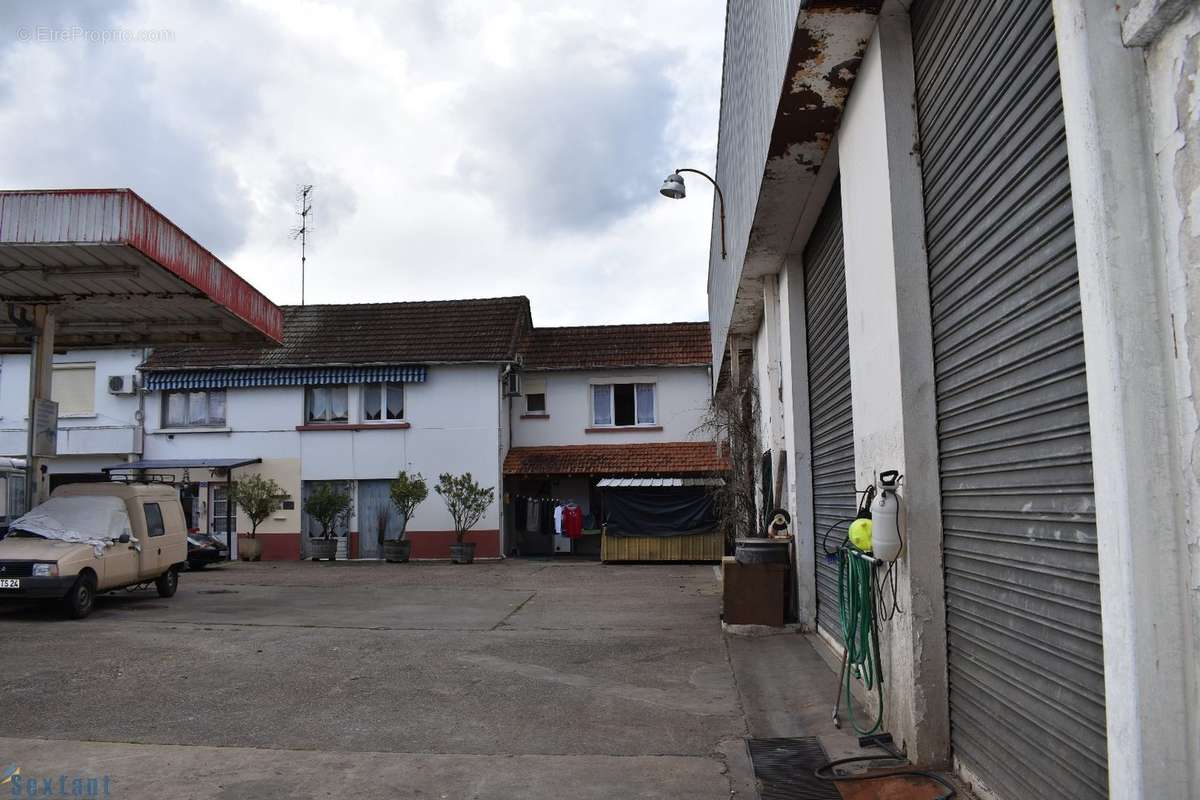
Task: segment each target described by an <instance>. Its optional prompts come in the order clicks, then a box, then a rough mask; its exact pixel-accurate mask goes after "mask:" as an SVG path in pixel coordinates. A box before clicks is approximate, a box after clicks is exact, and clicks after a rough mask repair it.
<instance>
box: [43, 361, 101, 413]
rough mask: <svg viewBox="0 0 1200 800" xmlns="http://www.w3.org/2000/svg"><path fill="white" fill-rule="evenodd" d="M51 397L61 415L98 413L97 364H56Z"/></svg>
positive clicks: (51, 385)
mask: <svg viewBox="0 0 1200 800" xmlns="http://www.w3.org/2000/svg"><path fill="white" fill-rule="evenodd" d="M50 399H51V400H53V401H54V402H56V403H58V415H59V416H60V417H90V416H92V415H93V414H95V413H96V365H95V364H55V365H54V372H53V374H52V375H51V377H50Z"/></svg>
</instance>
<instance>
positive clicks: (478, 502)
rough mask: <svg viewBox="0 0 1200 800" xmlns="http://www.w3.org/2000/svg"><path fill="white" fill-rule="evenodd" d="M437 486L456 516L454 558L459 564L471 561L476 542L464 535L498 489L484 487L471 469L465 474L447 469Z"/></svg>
mask: <svg viewBox="0 0 1200 800" xmlns="http://www.w3.org/2000/svg"><path fill="white" fill-rule="evenodd" d="M433 490H434V491H435V492H437V493H438V494H440V495H441V496H442V500H443V501H445V503H446V510H447V511H449V512H450V518H451V519H453V520H454V539H455V543H454V544H452V545H450V560H451V561H452V562H454V563H455V564H470V563H471V562H472V561H474V560H475V543H474V542H464V541H463V537H464V536H466V535H467V531H469V530H471V528H473V527H475V524H476V523H478V522H479V520H480V519H482V518H483V515H484V513H485V512H486V511H487V510H488V508H489V507H490V506H491V505H492V501H493V500H494V499H495V497H496V492H495V489H493V488H492V487H488V488H487V489H485V488H483V487H482V486H480V485H479V484H478V483H477V482H476V481H475V479H474V478H473V477H471V473H469V472H465V473H463V474H462V475H451V474H450V473H449V472H443V473H442V474H441V475H439V476H438V482H437V485H436V486H434V487H433Z"/></svg>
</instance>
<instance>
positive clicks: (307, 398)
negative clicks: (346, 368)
mask: <svg viewBox="0 0 1200 800" xmlns="http://www.w3.org/2000/svg"><path fill="white" fill-rule="evenodd" d="M304 421H305V422H349V421H350V401H349V399H348V387H346V386H308V387H306V388H305V389H304Z"/></svg>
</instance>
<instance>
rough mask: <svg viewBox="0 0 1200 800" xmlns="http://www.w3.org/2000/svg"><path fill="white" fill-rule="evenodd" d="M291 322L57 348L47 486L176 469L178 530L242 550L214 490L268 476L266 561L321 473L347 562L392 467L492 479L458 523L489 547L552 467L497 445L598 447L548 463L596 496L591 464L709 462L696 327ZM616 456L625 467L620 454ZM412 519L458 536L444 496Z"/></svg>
mask: <svg viewBox="0 0 1200 800" xmlns="http://www.w3.org/2000/svg"><path fill="white" fill-rule="evenodd" d="M284 314H285V317H284V339H283V342H282V344H281V345H279V346H258V345H255V346H229V345H212V344H204V345H195V346H186V347H183V346H181V347H163V348H158V349H156V350H154V351H152V352H146V351H141V350H96V351H80V352H68V353H65V354H62V355H60V356H58V357H57V358H56V366H55V373H54V387H53V388H54V391H53V395H54V398H55V399H56V400H58V402H59V404H60V425H59V427H60V433H59V453H60V455H59V456H58V457H57V458H54V459H51V460H50V462H49V463H50V466H49V470H50V475H49V478H50V484H51V486H55V485H58V484H60V483H62V482H68V481H78V480H96V479H103V478H104V477H105V476H104V473H102V471H101V470H103V469H105V468H114V467H120V468H122V469H123V470H124V471H126V472H127V473H130V474H135V475H156V476H158V478H159V479H166V480H171V481H173V482H175V483H177V484H178V485H179V486H180V491H181V494H182V495H183V500H184V504H185V508H186V511H187V512H188V514H189V517H190V523H191V527H192V528H193V529H195V530H197V531H201V532H210V533H213V534H216V535H218V536H219V537H222V538H224V537H225V536H227V535H228V536H229V540H230V542H231V544H233V546H234V549H235V552H236V542H237V537H238V535H243V536H244V535H245V534H246V533H247V531H248V530H249V523H248V521H247V520H246V518H245V516H244V515H242V514H240V513H238V510H237V509H236V508H233V509H231V508H229V506H228V505H227V503H226V491H227V486H228V483H229V482H230V481H232V480H236V479H237V478H239V477H241V476H244V475H248V474H252V473H258V474H262V475H265V476H267V477H271V478H273V479H274V480H275V481H276V482H277V483H279V485H280V486H281V487H282V489H283V490H284V492H285V495H286V496H285V499H284V501H283V508H281V509H280V510H279V511H278V512H277V513H276V514H274V515H273V516H272V517H271V518H270V519H268V520H266V521H264V522H263V523H262V524H261V525H260V526H259V529H258V536H259V538H260V540H261V542H262V545H263V554H264V557H265V558H271V559H296V558H301V557H303V556H305V555H306V552H307V548H306V542H307V541H308V538H309V536H308V535H309V534H315V533H316V531H314V530H312V529H311V527H310V520H308V518H307V515H305V514H303V513H302V508H303V502H304V499H305V498H306V497H307V495H308V493H309V492H310V491H311V490H312V488H313V487H314V486H316V485H318V484H319V483H321V482H332V483H334V484H335V485H337V486H339V487H341V488H343V489H344V490H345V491H347V492H349V493H350V494H351V495H352V497H353V500H354V503H353V505H354V513H353V514H352V515H351V517H350V519H349V520H348V525H347V528H346V530H344V531H341V532H340V533H343V534H346V535H347V539H348V550H349V554H350V555H351V556H352V557H366V558H370V557H377V556H378V555H379V554H380V553H379V549H380V547H379V542H380V540H381V537H387V536H394V535H395V534H396V532H397V530H398V526H399V523H400V520H399V519H398V517H397V516H396V514H395V512H394V510H393V507H392V506H391V504H390V502H389V500H388V497H387V486H388V482H389V481H390V479H391V478H393V477H395V475H396V473H397V472H398V471H399V470H401V469H404V470H410V471H415V472H420V473H422V474H423V475H424V476H425V477H426V479H427V481H428V482H429V483H430V484H431V485H432V482H433V481H434V480H436V477H437V475H438V474H440V473H442V472H451V473H462V472H470V473H471V474H472V475H473V476H474V477H475V478H476V479H477V480H478V481H479V482H480V483H481V484H482V485H484V486H491V487H494V488H495V489H496V501H495V502H494V503H493V505H492V506H491V508H490V509H489V510H488V512H487V513H486V514H485V516H484V518H483V519H482V520H481V521H480V523H479V524H478V525H477V526H476V528H475V530H473V531H472V532H471V534H470V535H469V540H471V541H475V542H476V543H477V556H478V557H481V558H487V557H498V556H500V555H501V554H505V553H508V554H511V553H514V552H521V547H520V539H519V538H518V537H517V535H516V532H515V531H514V530H513V526H512V520H511V513H512V511H513V505H512V491H514V490H515V489H517V488H519V487H518V484H517V483H514V481H518V480H519V479H520V478H521V477H523V476H524V477H531V479H534V480H538V479H540V478H536V477H533V476H541V475H543V474H546V473H545V470H539V471H537V472H536V473H528V474H526V473H523V472H521V468H520V467H519V466H516V467H512V469H510V468H509V467H510V466H512V464H513V463H519V462H512V459H509V461H507V462H506V457H507V456H508V455H509V451H510V448H517V451H518V456H517V457H518V458H523V459H530V458H533V457H535V456H538V455H539V454H540V457H542V458H543V459H544V458H547V457H550V456H551V455H554V454H556V453H557V454H560V455H561V453H562V452H563V451H562V448H567V449H568V450H569V449H570V448H575V447H583V448H586V449H587V450H588V452H589V453H590V454H591V455H592V456H593V457H600V460H599V461H594V462H593V463H592V467H591V468H590V470H589V471H587V472H572V471H570V470H566V471H565V472H564V471H557V472H555V473H554V474H555V475H556V480H557V479H558V478H566V477H568V476H569V478H568V483H567V484H566V485H565V486H564V489H568V490H570V494H571V496H572V497H574V496H576V495H578V498H579V500H580V501H581V502H582V504H583V505H585V506H589V507H590V504H589V502H588V501H589V492H590V491H592V490H593V486H592V485H593V484H594V483H595V480H591V481H589V479H588V476H590V475H598V476H603V475H614V476H615V475H633V474H636V475H691V474H709V473H710V472H712V471H715V470H716V469H719V464H716V459H715V456H714V452H715V451H714V449H713V448H712V446H711V445H706V444H705V443H703V442H701V441H699V440H698V438H697V434H696V428H697V427H698V426H699V424H700V420H701V417H702V415H703V412H704V409H705V407H706V405H707V399H708V387H709V386H710V383H711V379H710V376H709V361H710V359H709V349H708V348H709V345H708V326H707V324H706V323H679V324H671V325H642V326H607V327H595V328H541V329H534V328H533V327H532V325H531V319H530V312H529V303H528V300H527V299H526V298H524V297H510V298H494V299H485V300H460V301H442V302H410V303H379V304H359V305H315V306H304V307H296V306H293V307H285V309H284ZM139 373H140V378H138V379H137V380H133V379H131V376H135V375H138V374H139ZM27 374H28V358H26V357H20V356H5V357H4V361H3V362H2V363H0V415H2V416H3V419H2V420H0V425H3V426H4V427H3V428H0V437H2V438H0V452H3V453H6V454H10V455H20V454H21V453H23V452H24V449H25V418H26V411H25V409H24V408H23V407H21V405H20V403H22V402H24V401H23V398H24V396H25V382H26V380H27ZM522 384H523V386H522ZM134 386H139V387H140V389H139V390H137V391H134V390H133V387H134ZM518 391H520V392H522V393H521V394H517V392H518ZM681 443H682V444H681ZM668 445H669V446H668ZM680 447H682V450H680ZM647 448H650V449H651V450H653V452H652V453H649V454H648V453H647ZM664 448H665V449H664ZM572 452H574V451H572ZM575 454H576V456H578V455H579V454H578V453H575ZM672 454H674V455H672ZM621 457H624V458H625V459H627V460H628V459H629V458H633V457H636V458H637V459H638V460H637V462H636V464H633V466H632V467H630V466H629V465H628V464H627V465H625V466H622V464H621V463H618V462H619V458H621ZM714 464H716V466H714ZM560 466H561V465H560ZM571 481H574V482H575V483H571ZM506 501H507V502H506ZM407 531H408V534H409V537H410V539H411V540H412V542H413V551H412V552H413V557H414V558H444V557H445V556H446V555H447V553H448V547H449V544H450V542H451V541H452V539H453V530H452V524H451V520H450V517H449V515H448V514H447V512H446V510H445V507H444V505H443V503H442V500H441V498H440V497H439V496H437V495H436V494H434V493H432V492H431V493H430V496H429V498H428V499H427V500H426V501H425V502H424V503H423V504H422V505H421V506H419V507H418V509H417V511H416V514H415V515H414V517H413V519H411V520H409V522H408V526H407ZM502 532H503V534H502ZM592 544H593V541H592V540H588V541H586V542H581V543H580V544H579V546H578V547H577V548H576V551H577V552H585V551H587V549H588V547H589V546H590V545H592Z"/></svg>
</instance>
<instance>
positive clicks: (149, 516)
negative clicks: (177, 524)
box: [142, 503, 167, 536]
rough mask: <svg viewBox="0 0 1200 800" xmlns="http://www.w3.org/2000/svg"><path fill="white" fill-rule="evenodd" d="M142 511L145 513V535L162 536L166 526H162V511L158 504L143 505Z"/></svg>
mask: <svg viewBox="0 0 1200 800" xmlns="http://www.w3.org/2000/svg"><path fill="white" fill-rule="evenodd" d="M142 510H144V511H145V512H146V533H148V534H150V535H151V536H162V535H163V534H164V533H166V532H167V526H166V525H164V524H163V515H162V509H161V508H159V507H158V503H143V504H142Z"/></svg>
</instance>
